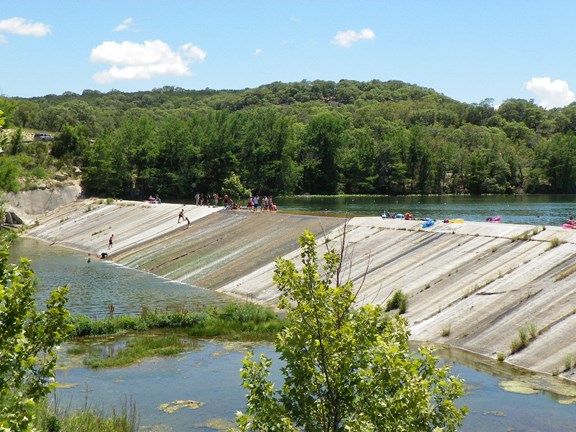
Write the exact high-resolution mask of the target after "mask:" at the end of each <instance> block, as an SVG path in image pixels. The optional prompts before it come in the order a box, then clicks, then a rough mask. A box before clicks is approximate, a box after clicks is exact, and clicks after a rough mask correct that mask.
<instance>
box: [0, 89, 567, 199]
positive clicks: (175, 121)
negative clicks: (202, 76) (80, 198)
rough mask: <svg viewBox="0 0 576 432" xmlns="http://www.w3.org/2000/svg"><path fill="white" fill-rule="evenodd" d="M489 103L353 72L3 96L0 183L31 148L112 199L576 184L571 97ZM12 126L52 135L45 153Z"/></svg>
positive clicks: (503, 189) (506, 189) (558, 189)
mask: <svg viewBox="0 0 576 432" xmlns="http://www.w3.org/2000/svg"><path fill="white" fill-rule="evenodd" d="M491 102H492V101H490V100H485V101H482V102H480V103H478V104H466V103H462V102H458V101H455V100H453V99H450V98H449V97H446V96H445V95H442V94H440V93H438V92H436V91H434V90H432V89H428V88H423V87H420V86H417V85H413V84H407V83H404V82H401V81H387V82H382V81H370V82H358V81H350V80H342V81H339V82H332V81H302V82H299V83H280V82H275V83H271V84H267V85H263V86H260V87H258V88H254V89H245V90H212V89H205V90H185V89H182V88H175V87H163V88H160V89H154V90H151V91H145V92H135V93H124V92H120V91H116V90H113V91H110V92H108V93H102V92H98V91H93V90H85V91H84V92H83V93H82V94H75V93H71V92H67V93H64V94H62V95H47V96H43V97H35V98H28V99H23V98H0V110H2V111H4V116H5V119H6V127H7V128H10V129H11V130H12V131H16V132H15V133H12V134H11V136H10V137H5V138H4V141H5V142H4V145H3V147H4V153H3V154H2V156H1V157H0V187H1V188H4V189H8V188H9V186H7V185H9V182H8V181H5V180H6V179H9V178H10V172H9V173H8V174H3V173H4V172H6V166H8V165H10V166H18V164H20V163H21V162H19V161H18V159H17V158H20V159H22V158H23V156H22V155H23V154H26V153H30V152H31V150H30V149H31V148H34V150H33V156H32V159H33V160H35V161H38V163H44V164H51V165H52V166H56V167H58V168H59V169H62V168H67V169H68V170H72V167H73V166H77V167H80V169H81V170H82V173H83V174H82V183H83V186H84V188H85V190H86V192H87V194H89V195H98V196H106V197H118V198H120V197H122V198H142V197H147V196H148V195H149V194H159V195H161V196H162V197H163V198H180V199H187V198H188V199H190V198H192V197H193V196H194V195H195V193H196V192H201V193H236V194H242V193H240V192H238V191H242V190H245V189H249V190H251V191H252V193H260V194H275V195H278V194H297V193H311V194H335V193H362V194H432V193H434V194H437V193H472V194H484V193H517V192H528V193H535V192H555V193H573V192H575V191H576V157H575V156H573V155H574V154H575V150H576V140H575V138H574V132H575V130H576V104H572V105H569V106H567V107H565V108H562V109H553V110H544V109H543V108H541V107H538V106H537V105H536V104H534V102H533V101H526V100H521V99H509V100H507V101H505V102H504V103H503V104H502V105H500V106H499V107H497V108H495V107H493V106H492V103H491ZM18 131H47V132H50V133H52V134H54V136H55V137H56V139H55V140H54V141H53V142H50V143H43V144H44V145H45V146H44V147H45V149H44V150H43V148H39V147H41V146H39V145H38V144H36V145H33V146H32V145H30V143H25V141H26V140H23V139H20V141H19V140H18V139H16V138H15V137H17V136H18ZM21 136H22V135H21ZM43 152H44V153H43ZM15 158H16V159H15ZM224 185H226V186H224ZM236 198H237V199H240V198H244V197H243V196H237V197H236Z"/></svg>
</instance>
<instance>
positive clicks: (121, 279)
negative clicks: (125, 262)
mask: <svg viewBox="0 0 576 432" xmlns="http://www.w3.org/2000/svg"><path fill="white" fill-rule="evenodd" d="M21 256H22V257H27V258H29V259H30V260H31V262H32V268H33V269H34V271H35V273H36V276H37V277H38V279H39V280H38V283H39V285H40V290H39V293H38V300H39V301H40V302H41V303H45V300H46V298H47V297H48V295H49V293H50V292H51V291H52V290H53V289H54V288H56V287H58V286H61V285H68V286H69V289H70V291H69V302H68V309H69V310H70V311H71V312H72V313H80V314H85V315H88V316H102V315H105V314H108V307H109V305H111V304H112V305H114V311H115V313H117V314H133V313H139V312H141V311H142V308H143V307H147V308H149V309H150V310H154V309H178V308H188V309H193V308H197V307H202V306H206V305H222V304H225V303H226V302H228V301H230V298H229V297H227V296H224V295H221V294H218V293H216V292H214V291H209V290H206V289H203V288H197V287H193V286H190V285H185V284H181V283H177V282H172V281H169V280H167V279H161V278H159V277H156V276H154V275H151V274H148V273H144V272H141V271H137V270H133V269H129V268H126V267H122V266H119V265H117V264H114V263H112V262H110V261H105V260H100V259H97V258H96V257H94V256H92V258H91V260H90V262H88V255H87V254H83V253H81V252H76V251H71V250H69V249H66V248H63V247H60V246H49V245H48V244H47V243H43V242H40V241H38V240H34V239H27V238H20V239H18V240H17V241H16V242H15V243H14V244H13V245H12V248H11V252H10V257H11V260H12V261H15V260H17V259H18V257H21Z"/></svg>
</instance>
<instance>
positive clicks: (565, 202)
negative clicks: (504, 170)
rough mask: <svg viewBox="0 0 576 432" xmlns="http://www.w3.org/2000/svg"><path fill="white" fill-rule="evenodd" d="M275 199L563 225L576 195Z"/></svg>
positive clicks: (362, 210)
mask: <svg viewBox="0 0 576 432" xmlns="http://www.w3.org/2000/svg"><path fill="white" fill-rule="evenodd" d="M275 202H276V203H277V204H278V206H279V208H280V210H282V211H300V212H316V213H331V214H338V215H349V216H354V215H363V216H379V215H380V214H382V212H384V211H385V210H388V211H390V212H394V213H406V212H408V211H409V212H411V213H412V214H413V215H414V216H415V217H416V218H432V219H437V220H443V219H446V218H449V219H455V218H458V219H464V220H465V221H477V222H481V221H485V220H486V218H488V217H492V216H500V217H501V218H502V222H505V223H516V224H530V225H551V226H561V225H562V223H563V222H565V221H566V220H567V219H568V218H569V217H570V216H571V215H574V207H575V206H576V195H503V196H500V195H498V196H454V195H439V196H399V197H390V196H340V197H278V198H276V199H275Z"/></svg>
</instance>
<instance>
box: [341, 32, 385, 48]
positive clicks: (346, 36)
mask: <svg viewBox="0 0 576 432" xmlns="http://www.w3.org/2000/svg"><path fill="white" fill-rule="evenodd" d="M375 37H376V34H375V33H374V32H373V31H372V30H371V29H369V28H365V29H362V30H360V31H359V32H358V31H356V30H346V31H339V32H338V33H336V36H334V38H333V39H332V43H333V44H335V45H338V46H341V47H344V48H348V47H350V46H352V44H353V43H355V42H358V41H361V40H372V39H374V38H375Z"/></svg>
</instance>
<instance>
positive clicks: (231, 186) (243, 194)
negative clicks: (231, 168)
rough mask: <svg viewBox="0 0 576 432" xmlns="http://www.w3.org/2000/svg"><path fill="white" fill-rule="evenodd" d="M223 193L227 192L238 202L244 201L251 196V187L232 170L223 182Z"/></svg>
mask: <svg viewBox="0 0 576 432" xmlns="http://www.w3.org/2000/svg"><path fill="white" fill-rule="evenodd" d="M222 194H223V195H224V194H227V195H228V196H230V198H232V199H233V200H234V202H236V203H238V202H239V203H242V200H243V199H244V198H247V197H249V196H250V189H248V188H247V187H246V186H244V183H242V180H240V177H239V176H238V175H237V174H235V173H234V172H231V173H230V175H229V176H228V177H226V178H225V179H224V181H223V182H222Z"/></svg>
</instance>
